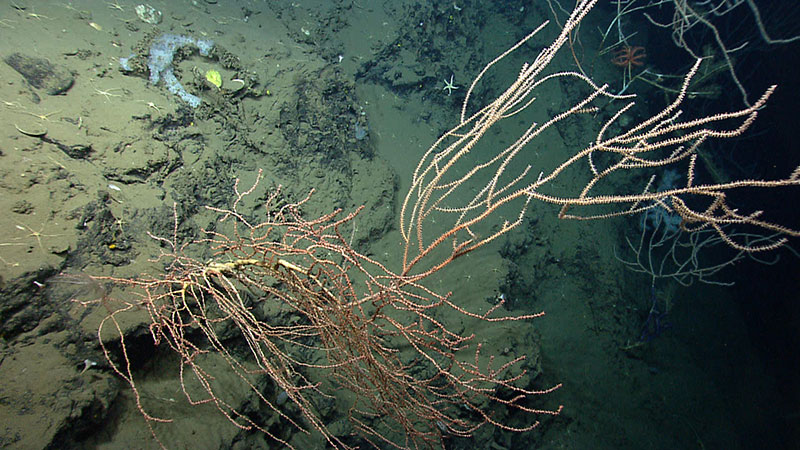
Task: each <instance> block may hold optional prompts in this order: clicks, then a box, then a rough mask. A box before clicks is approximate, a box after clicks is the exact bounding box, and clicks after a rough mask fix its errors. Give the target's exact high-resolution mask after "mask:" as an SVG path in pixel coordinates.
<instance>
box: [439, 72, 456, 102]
mask: <svg viewBox="0 0 800 450" xmlns="http://www.w3.org/2000/svg"><path fill="white" fill-rule="evenodd" d="M453 77H455V75H450V81H447V80H443V81H444V87H443V88H442V90H443V91H447V96H448V97H449V96H450V94H452V93H453V89H458V86H456V85H454V84H453Z"/></svg>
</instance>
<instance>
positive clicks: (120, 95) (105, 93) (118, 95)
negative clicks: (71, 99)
mask: <svg viewBox="0 0 800 450" xmlns="http://www.w3.org/2000/svg"><path fill="white" fill-rule="evenodd" d="M94 90H95V94H97V95H102V96H103V97H105V98H106V103H108V101H109V100H111V97H122V94H113V93H112V92H111V91H119V90H122V88H112V89H109V90H107V91H101V90H100V89H97V88H94Z"/></svg>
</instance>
